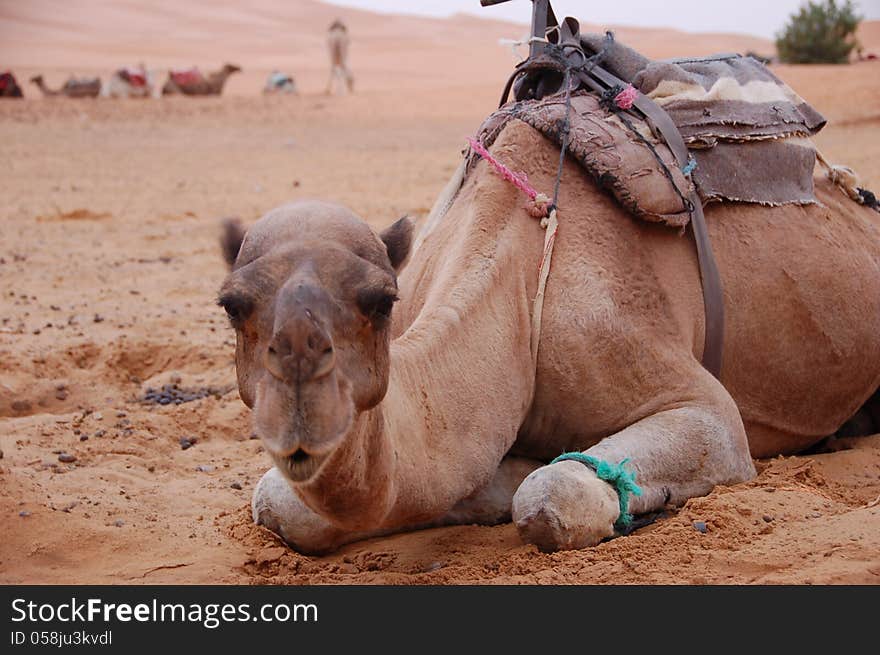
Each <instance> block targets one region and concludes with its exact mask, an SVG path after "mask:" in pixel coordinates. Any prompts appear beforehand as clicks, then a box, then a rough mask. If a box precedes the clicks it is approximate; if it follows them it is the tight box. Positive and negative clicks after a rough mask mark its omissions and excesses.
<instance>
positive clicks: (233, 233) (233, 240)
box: [220, 218, 244, 268]
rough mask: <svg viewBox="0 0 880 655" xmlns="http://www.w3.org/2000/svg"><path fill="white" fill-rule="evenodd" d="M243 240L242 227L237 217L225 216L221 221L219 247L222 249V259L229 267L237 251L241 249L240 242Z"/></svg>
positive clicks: (233, 261)
mask: <svg viewBox="0 0 880 655" xmlns="http://www.w3.org/2000/svg"><path fill="white" fill-rule="evenodd" d="M242 241H244V227H243V226H242V224H241V221H240V220H238V219H237V218H227V219H225V220H224V221H223V235H222V236H221V237H220V248H221V249H222V250H223V259H225V260H226V264H227V265H228V266H229V268H232V265H233V264H235V259H236V257H238V251H239V250H241V242H242Z"/></svg>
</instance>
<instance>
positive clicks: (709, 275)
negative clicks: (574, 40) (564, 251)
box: [592, 66, 724, 378]
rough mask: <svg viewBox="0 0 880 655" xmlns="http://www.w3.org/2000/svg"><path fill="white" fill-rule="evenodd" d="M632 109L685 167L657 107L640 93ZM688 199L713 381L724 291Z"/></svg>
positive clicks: (677, 137)
mask: <svg viewBox="0 0 880 655" xmlns="http://www.w3.org/2000/svg"><path fill="white" fill-rule="evenodd" d="M592 73H593V74H594V75H595V76H596V77H598V78H599V79H600V80H602V82H604V83H605V84H607V85H609V87H610V88H613V87H614V86H617V85H621V86H623V85H624V83H623V80H620V79H619V78H617V77H615V76H614V75H612V74H611V73H609V72H608V71H606V70H605V69H603V68H601V67H599V66H596V67H594V68H593V70H592ZM633 106H635V107H636V109H638V110H639V112H640V113H641V114H642V115H643V116H644V117H645V118H646V119H647V121H648V124H649V125H650V126H651V128H652V129H653V130H654V132H655V133H656V134H657V135H658V136H659V137H660V138H662V139H663V140H664V141H665V142H666V144H667V145H668V146H669V149H670V150H671V151H672V154H673V155H674V156H675V160H676V161H677V162H678V165H679V166H680V167H682V168H684V167H685V166H686V165H687V163H688V157H689V155H688V149H687V146H686V145H685V143H684V139H682V138H681V133H680V132H679V131H678V128H677V127H676V126H675V123H673V122H672V119H671V118H670V117H669V114H667V113H666V112H665V111H664V110H663V108H662V107H660V105H658V104H657V103H656V102H654V101H653V100H651V99H650V98H649V97H647V96H645V95H643V94H641V93H640V94H639V95H638V97H637V98H636V99H635V101H634V102H633ZM688 200H689V201H690V203H691V227H692V229H693V234H694V242H695V243H696V246H697V261H698V262H699V265H700V279H701V280H702V283H703V312H704V314H705V321H706V325H705V335H704V338H703V366H704V367H705V368H706V370H708V371H709V372H710V373H711V374H712V375H714V376H715V377H716V378H720V376H721V364H722V355H723V350H724V291H723V288H722V284H721V274H720V273H719V271H718V265H717V264H716V263H715V255H714V253H713V252H712V243H711V241H710V240H709V230H708V227H707V226H706V217H705V215H704V214H703V204H702V202H701V201H700V198H699V197H698V196H697V192H696V190H693V191H691V193H690V195H689V197H688Z"/></svg>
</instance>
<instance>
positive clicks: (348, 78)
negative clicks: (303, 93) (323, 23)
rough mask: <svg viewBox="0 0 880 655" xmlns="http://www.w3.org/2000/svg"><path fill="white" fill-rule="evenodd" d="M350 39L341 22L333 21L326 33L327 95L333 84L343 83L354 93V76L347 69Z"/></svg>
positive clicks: (346, 29) (331, 91)
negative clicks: (328, 55)
mask: <svg viewBox="0 0 880 655" xmlns="http://www.w3.org/2000/svg"><path fill="white" fill-rule="evenodd" d="M349 43H350V39H349V36H348V28H346V27H345V24H344V23H343V22H342V21H339V20H336V21H333V24H332V25H330V29H329V30H328V31H327V50H328V52H329V54H330V79H328V80H327V91H326V93H327V95H330V94H331V93H333V91H334V86H336V87H338V84H336V85H334V82H337V83H338V82H339V81H341V82H343V83H344V85H345V88H346V89H348V92H349V93H351V92H353V91H354V75H352V74H351V70H350V69H349V68H348V46H349Z"/></svg>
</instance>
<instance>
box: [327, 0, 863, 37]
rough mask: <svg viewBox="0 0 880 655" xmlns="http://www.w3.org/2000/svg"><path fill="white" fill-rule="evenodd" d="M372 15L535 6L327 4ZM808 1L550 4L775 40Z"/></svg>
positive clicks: (521, 15)
mask: <svg viewBox="0 0 880 655" xmlns="http://www.w3.org/2000/svg"><path fill="white" fill-rule="evenodd" d="M325 1H329V2H330V4H335V5H345V6H348V7H357V8H359V9H367V10H371V11H381V12H391V13H409V14H420V15H425V16H449V15H450V14H455V13H459V12H466V13H473V14H477V15H479V16H486V17H490V18H499V19H504V20H512V21H517V22H522V23H529V22H531V11H532V3H531V2H529V0H511V2H506V3H504V4H501V5H495V6H493V7H481V6H480V0H415V1H407V0H325ZM803 2H804V0H733V1H731V0H611V1H610V2H609V1H607V0H606V1H605V2H597V1H595V0H589V1H588V0H551V4H552V5H553V9H554V10H555V11H556V14H557V16H559V17H562V16H574V17H575V18H578V19H579V20H582V21H584V22H588V23H600V24H602V25H635V26H640V27H674V28H677V29H680V30H685V31H688V32H739V33H742V34H754V35H757V36H763V37H766V38H773V36H774V35H775V34H776V32H778V31H779V30H780V29H781V28H782V26H783V25H784V24H785V22H786V19H787V18H788V16H789V15H790V14H792V13H793V12H794V11H795V10H797V8H798V7H799V6H800V5H801V4H803ZM853 5H854V6H855V8H856V10H857V11H858V13H859V14H861V15H862V16H864V17H865V18H872V19H877V18H880V0H856V1H854V2H853Z"/></svg>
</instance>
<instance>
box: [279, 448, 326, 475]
mask: <svg viewBox="0 0 880 655" xmlns="http://www.w3.org/2000/svg"><path fill="white" fill-rule="evenodd" d="M324 459H326V455H312V454H309V453H307V452H306V451H304V450H303V449H302V448H297V449H296V451H295V452H294V453H293V454H292V455H288V456H287V457H283V458H278V461H277V464H278V468H280V469H281V470H282V471H284V474H285V475H286V476H287V477H288V478H290V480H291V481H293V482H305V481H306V480H308V479H309V478H311V477H312V476H313V475H314V474H315V473H316V472H317V471H318V468H320V466H321V464H322V463H323V462H324Z"/></svg>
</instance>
